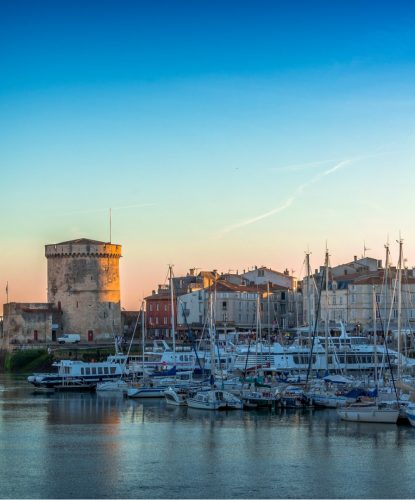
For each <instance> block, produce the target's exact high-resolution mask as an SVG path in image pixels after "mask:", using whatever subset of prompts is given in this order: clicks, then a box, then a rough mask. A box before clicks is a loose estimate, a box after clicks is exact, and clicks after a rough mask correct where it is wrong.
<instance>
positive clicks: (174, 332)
mask: <svg viewBox="0 0 415 500" xmlns="http://www.w3.org/2000/svg"><path fill="white" fill-rule="evenodd" d="M169 281H170V321H171V338H172V342H173V366H176V330H175V326H174V319H175V318H174V316H175V314H174V290H173V266H172V265H169Z"/></svg>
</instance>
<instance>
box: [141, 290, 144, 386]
mask: <svg viewBox="0 0 415 500" xmlns="http://www.w3.org/2000/svg"><path fill="white" fill-rule="evenodd" d="M144 309H145V307H144V300H143V302H142V304H141V350H142V354H141V359H142V363H143V377H144V351H145V321H144Z"/></svg>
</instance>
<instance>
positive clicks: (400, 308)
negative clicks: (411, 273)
mask: <svg viewBox="0 0 415 500" xmlns="http://www.w3.org/2000/svg"><path fill="white" fill-rule="evenodd" d="M398 243H399V263H398V380H399V379H400V378H401V365H402V357H401V350H402V346H401V328H402V325H401V312H402V255H403V240H402V239H401V238H400V239H399V241H398Z"/></svg>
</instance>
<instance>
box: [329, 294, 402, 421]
mask: <svg viewBox="0 0 415 500" xmlns="http://www.w3.org/2000/svg"><path fill="white" fill-rule="evenodd" d="M372 291H373V292H372V296H373V323H374V328H373V331H374V337H375V345H376V337H377V327H376V313H377V309H376V293H375V285H373V288H372ZM375 354H376V352H375ZM375 390H376V397H375V398H373V399H370V398H363V397H359V398H358V399H357V401H356V402H355V403H351V404H348V405H346V406H344V407H343V408H339V409H338V410H337V413H338V415H339V416H340V418H341V419H342V420H348V421H352V422H369V423H382V424H396V422H397V421H398V418H399V406H398V405H397V404H389V403H386V402H379V400H378V399H377V391H378V373H377V356H376V355H375Z"/></svg>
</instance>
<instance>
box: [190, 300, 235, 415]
mask: <svg viewBox="0 0 415 500" xmlns="http://www.w3.org/2000/svg"><path fill="white" fill-rule="evenodd" d="M209 311H210V312H209V338H210V339H209V340H210V362H211V375H210V384H211V388H210V390H201V391H198V392H196V393H195V394H194V395H192V396H190V397H189V398H188V399H187V406H188V407H189V408H195V409H199V410H237V409H238V410H241V409H242V408H243V403H242V401H241V400H240V399H239V398H237V397H236V396H234V395H233V394H231V393H230V392H227V391H224V390H221V389H218V388H216V386H215V376H216V363H215V349H216V338H215V337H216V332H215V329H214V322H213V298H212V293H211V292H210V294H209Z"/></svg>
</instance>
